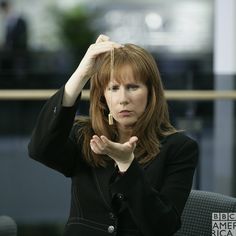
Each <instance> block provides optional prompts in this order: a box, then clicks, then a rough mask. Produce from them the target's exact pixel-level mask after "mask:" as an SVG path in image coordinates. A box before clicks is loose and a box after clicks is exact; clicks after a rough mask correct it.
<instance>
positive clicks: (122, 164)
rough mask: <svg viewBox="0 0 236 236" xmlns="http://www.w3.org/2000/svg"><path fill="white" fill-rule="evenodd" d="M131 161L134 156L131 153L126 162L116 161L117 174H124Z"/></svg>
mask: <svg viewBox="0 0 236 236" xmlns="http://www.w3.org/2000/svg"><path fill="white" fill-rule="evenodd" d="M133 160H134V154H133V153H132V155H131V156H130V158H128V159H127V160H126V161H116V164H117V166H118V169H119V172H120V173H124V172H125V171H127V170H128V168H129V167H130V165H131V163H132V161H133Z"/></svg>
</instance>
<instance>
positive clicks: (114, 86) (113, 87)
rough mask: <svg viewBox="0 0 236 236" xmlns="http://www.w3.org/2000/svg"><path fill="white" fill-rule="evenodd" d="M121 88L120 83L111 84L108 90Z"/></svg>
mask: <svg viewBox="0 0 236 236" xmlns="http://www.w3.org/2000/svg"><path fill="white" fill-rule="evenodd" d="M118 89H119V86H118V85H111V86H110V87H109V89H108V90H110V91H117V90H118Z"/></svg>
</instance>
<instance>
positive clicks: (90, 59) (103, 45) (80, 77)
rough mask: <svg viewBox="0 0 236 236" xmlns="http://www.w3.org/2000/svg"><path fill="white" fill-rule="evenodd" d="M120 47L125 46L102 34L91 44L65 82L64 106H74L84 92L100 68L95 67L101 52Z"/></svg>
mask: <svg viewBox="0 0 236 236" xmlns="http://www.w3.org/2000/svg"><path fill="white" fill-rule="evenodd" d="M120 47H123V46H122V45H121V44H119V43H115V42H112V41H110V40H109V37H108V36H106V35H100V36H99V37H98V38H97V40H96V42H95V43H94V44H92V45H90V47H89V48H88V50H87V52H86V53H85V55H84V57H83V59H82V61H81V62H80V64H79V66H78V67H77V69H76V70H75V72H74V73H73V74H72V76H71V77H70V79H69V80H68V81H67V83H66V84H65V90H64V96H63V101H62V105H63V106H72V105H73V104H74V102H75V100H76V99H77V97H78V95H79V94H80V93H81V92H82V90H83V87H84V85H85V84H86V83H87V81H88V80H89V79H90V78H91V76H92V75H93V74H94V73H96V71H97V70H98V69H99V68H97V67H95V61H96V57H97V56H98V55H99V54H101V53H105V52H108V51H110V50H111V49H112V48H120Z"/></svg>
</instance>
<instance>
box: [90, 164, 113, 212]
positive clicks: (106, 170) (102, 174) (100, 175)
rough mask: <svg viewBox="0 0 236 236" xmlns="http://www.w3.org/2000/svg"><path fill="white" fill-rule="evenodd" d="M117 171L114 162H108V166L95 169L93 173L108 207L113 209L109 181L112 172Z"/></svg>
mask: <svg viewBox="0 0 236 236" xmlns="http://www.w3.org/2000/svg"><path fill="white" fill-rule="evenodd" d="M114 171H115V166H114V162H108V164H107V166H106V167H99V168H94V169H93V175H94V179H95V183H96V186H97V189H98V191H99V193H100V196H101V198H102V199H103V202H104V204H105V205H106V207H107V208H108V209H109V210H111V196H110V192H109V183H110V178H111V176H112V174H113V173H114Z"/></svg>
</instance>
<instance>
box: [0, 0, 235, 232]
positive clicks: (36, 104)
mask: <svg viewBox="0 0 236 236" xmlns="http://www.w3.org/2000/svg"><path fill="white" fill-rule="evenodd" d="M11 4H12V7H13V8H12V12H13V14H15V16H16V15H18V16H19V15H20V16H22V18H23V19H24V20H25V27H26V28H25V29H26V32H27V34H26V38H27V45H25V47H24V49H23V50H18V49H17V50H18V51H17V50H16V51H17V52H15V51H12V49H9V48H7V47H6V45H5V33H6V28H5V26H6V25H7V17H6V15H5V14H4V13H3V12H0V98H1V99H0V215H9V216H11V217H13V218H14V219H15V221H16V222H17V224H18V228H19V229H18V235H20V236H21V235H24V236H28V235H35V236H37V235H44V236H46V235H50V236H53V235H61V234H62V229H63V225H64V224H65V222H66V219H67V217H68V213H69V207H70V206H69V203H70V179H66V178H65V177H64V176H62V175H61V174H59V173H57V172H55V171H53V170H50V169H48V168H47V167H45V166H43V165H41V164H39V163H36V162H35V161H33V160H31V159H29V158H28V154H27V144H28V142H29V138H30V134H31V132H32V129H33V126H34V124H35V122H36V118H37V115H38V113H39V111H40V109H41V107H42V105H43V104H44V102H45V99H44V98H41V99H20V98H19V99H12V98H10V97H8V98H6V97H4V91H8V90H9V89H10V90H12V89H13V90H19V89H26V90H28V91H30V89H58V88H60V86H62V85H63V84H64V83H65V82H66V81H67V79H68V78H69V76H70V75H71V74H72V72H73V70H74V69H75V68H76V66H77V65H78V63H79V61H80V59H81V57H82V56H83V54H84V52H85V51H86V48H87V47H88V45H89V44H90V43H92V42H93V41H94V39H95V38H96V37H97V35H98V34H100V33H103V34H106V35H108V36H110V37H111V39H112V40H115V41H118V42H121V43H126V42H131V43H135V44H139V45H141V46H143V47H145V48H146V49H148V50H149V51H150V52H151V53H152V54H153V56H154V57H155V59H156V61H157V64H158V66H159V69H160V72H161V75H162V79H163V83H164V86H165V88H166V90H167V91H183V94H184V91H190V92H191V91H198V90H201V91H209V94H210V92H212V91H213V92H214V91H218V90H220V91H221V90H226V91H228V90H234V89H235V83H234V79H235V74H236V59H235V55H236V46H235V45H236V30H235V29H236V23H235V22H236V4H235V1H234V0H226V1H225V0H215V1H214V0H178V1H176V0H152V1H151V0H146V1H142V0H139V1H138V0H133V1H132V0H129V1H128V0H126V1H122V0H120V1H119V0H114V1H109V0H99V1H94V0H93V1H91V0H87V1H85V0H84V1H78V0H67V1H63V0H51V1H48V0H41V1H36V0H35V1H32V0H31V1H29V0H11ZM19 51H20V53H19ZM12 57H14V58H17V60H14V61H12V60H11V59H12ZM199 94H201V92H199ZM180 95H181V94H180ZM234 99H235V94H234V93H233V94H232V97H230V96H229V97H227V99H226V98H225V97H223V98H220V99H219V98H218V97H217V96H216V97H214V96H212V97H211V98H210V99H209V98H207V97H205V98H201V97H200V95H199V96H198V98H190V97H188V96H187V97H186V96H185V97H184V96H183V97H182V98H180V99H179V100H177V99H176V98H171V97H170V98H168V103H169V107H170V114H171V119H172V122H173V123H174V124H175V126H176V127H177V128H179V129H185V130H186V132H187V133H188V134H189V135H190V136H192V137H193V138H195V139H196V140H197V141H198V143H199V146H200V159H199V165H198V168H197V171H196V174H195V178H194V185H193V188H194V189H200V190H207V191H213V192H219V193H223V194H226V195H229V196H234V197H235V196H236V188H235V182H234V179H235V177H236V176H235V167H236V164H235V157H234V156H235V142H234V133H235V132H234V131H235V124H234V119H235V111H234V103H235V102H234ZM88 104H89V101H82V102H81V105H82V107H83V109H82V110H80V113H82V114H87V111H88V110H87V108H88ZM32 232H33V233H32Z"/></svg>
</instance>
